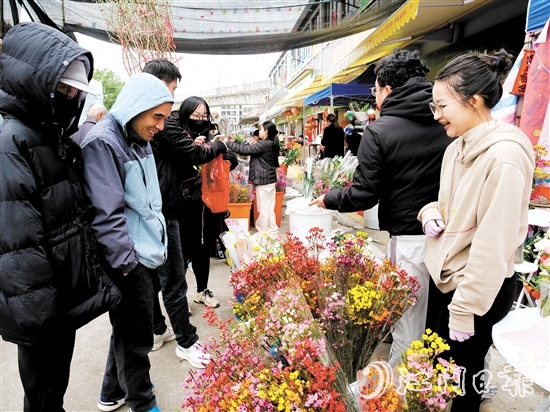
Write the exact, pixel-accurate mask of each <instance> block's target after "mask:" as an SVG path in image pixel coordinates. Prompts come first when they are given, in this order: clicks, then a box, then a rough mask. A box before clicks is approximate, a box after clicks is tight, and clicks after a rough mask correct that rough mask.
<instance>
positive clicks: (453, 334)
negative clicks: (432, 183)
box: [430, 220, 474, 342]
mask: <svg viewBox="0 0 550 412" xmlns="http://www.w3.org/2000/svg"><path fill="white" fill-rule="evenodd" d="M430 222H431V220H430ZM472 336H474V333H473V332H472V333H468V332H459V331H457V330H452V329H449V337H450V338H451V340H457V341H459V342H464V341H465V340H468V339H470V338H471V337H472Z"/></svg>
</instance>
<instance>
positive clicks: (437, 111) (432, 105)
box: [428, 96, 470, 116]
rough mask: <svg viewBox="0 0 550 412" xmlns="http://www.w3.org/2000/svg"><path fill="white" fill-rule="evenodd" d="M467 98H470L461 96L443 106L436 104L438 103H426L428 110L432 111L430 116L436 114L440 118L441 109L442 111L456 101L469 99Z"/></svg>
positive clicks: (441, 114)
mask: <svg viewBox="0 0 550 412" xmlns="http://www.w3.org/2000/svg"><path fill="white" fill-rule="evenodd" d="M469 97H470V96H462V97H460V98H458V99H454V100H451V101H449V102H447V103H445V104H438V103H436V102H430V103H428V106H429V107H430V110H431V111H432V114H433V115H436V114H438V115H440V116H443V109H444V108H445V107H447V106H448V105H450V104H451V103H454V102H458V101H460V100H463V99H467V98H469Z"/></svg>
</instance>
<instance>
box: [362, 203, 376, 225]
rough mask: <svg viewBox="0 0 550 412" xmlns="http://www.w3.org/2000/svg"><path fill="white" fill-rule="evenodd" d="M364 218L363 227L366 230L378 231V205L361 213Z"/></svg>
mask: <svg viewBox="0 0 550 412" xmlns="http://www.w3.org/2000/svg"><path fill="white" fill-rule="evenodd" d="M363 214H364V216H365V227H366V228H367V229H374V230H380V226H378V203H377V204H376V206H374V207H373V208H370V209H369V210H365V211H364V212H363Z"/></svg>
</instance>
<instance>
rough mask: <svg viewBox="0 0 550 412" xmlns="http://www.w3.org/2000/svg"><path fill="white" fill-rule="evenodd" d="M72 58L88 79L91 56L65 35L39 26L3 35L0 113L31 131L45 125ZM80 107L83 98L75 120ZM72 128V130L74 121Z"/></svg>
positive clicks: (29, 24) (27, 25)
mask: <svg viewBox="0 0 550 412" xmlns="http://www.w3.org/2000/svg"><path fill="white" fill-rule="evenodd" d="M75 59H79V60H81V61H82V63H84V68H85V69H86V71H87V77H88V81H89V80H91V78H92V74H93V57H92V54H91V53H90V52H89V51H88V50H86V49H84V48H82V47H80V46H79V45H78V44H77V43H75V42H74V41H73V40H72V39H70V38H69V37H68V36H66V35H65V34H63V33H62V32H60V31H59V30H56V29H54V28H52V27H49V26H46V25H45V24H41V23H34V22H26V23H20V24H17V25H15V26H14V27H12V28H11V29H10V30H9V31H8V33H7V34H6V35H5V36H4V41H3V44H2V53H0V73H2V75H1V76H0V113H4V114H9V115H12V116H13V117H15V118H17V119H18V120H19V121H21V122H23V123H24V124H26V125H27V126H29V127H31V128H32V129H34V130H39V128H40V127H41V126H44V125H45V126H49V124H50V123H52V121H53V98H54V95H55V91H56V88H57V85H58V83H59V79H61V76H62V75H63V73H64V72H65V70H67V68H68V67H69V65H70V64H71V62H73V61H74V60H75ZM83 107H84V99H82V102H81V104H80V108H79V112H78V115H77V116H78V117H80V113H81V112H82V108H83ZM73 128H74V130H75V131H76V122H73Z"/></svg>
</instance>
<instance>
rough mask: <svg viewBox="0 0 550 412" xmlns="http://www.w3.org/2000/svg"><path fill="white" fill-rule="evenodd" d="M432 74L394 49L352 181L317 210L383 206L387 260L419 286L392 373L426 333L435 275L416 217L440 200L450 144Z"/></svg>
mask: <svg viewBox="0 0 550 412" xmlns="http://www.w3.org/2000/svg"><path fill="white" fill-rule="evenodd" d="M429 70H430V69H429V68H428V66H427V65H426V64H425V63H424V62H423V61H422V60H420V57H419V52H418V51H408V50H399V49H396V50H394V52H393V53H391V54H390V55H388V56H386V57H384V58H383V59H381V60H380V62H379V63H378V64H377V66H376V69H375V73H376V76H377V77H376V82H375V85H376V87H374V88H373V89H372V90H373V94H374V95H375V96H376V104H377V106H378V107H380V117H379V118H378V119H377V120H375V121H374V122H372V123H371V124H369V125H368V126H367V127H366V128H365V130H364V132H363V137H362V138H361V143H360V145H359V151H358V153H357V159H358V161H359V164H358V166H357V169H356V170H355V174H354V176H353V182H352V184H351V186H349V187H346V188H345V189H332V190H330V191H328V192H327V193H326V194H325V195H323V196H320V197H319V198H318V199H316V200H315V201H313V202H312V203H311V204H317V205H318V206H319V207H324V208H327V209H333V210H338V211H340V212H353V211H358V210H366V209H370V208H372V207H374V206H375V205H376V203H378V201H380V206H379V209H378V217H379V221H380V229H381V230H387V231H388V232H389V233H390V236H391V240H390V243H389V245H388V257H389V258H390V259H391V261H392V263H393V264H397V265H398V266H400V267H401V268H402V269H404V270H406V271H407V272H408V273H409V274H411V275H412V276H415V277H416V278H417V279H418V281H419V282H420V284H421V288H420V290H419V296H418V298H417V302H416V304H415V305H414V306H413V307H412V308H410V309H409V310H408V311H407V312H406V313H405V314H404V315H403V317H402V318H401V319H400V320H399V321H398V322H397V323H396V324H395V325H394V326H393V327H392V336H393V344H392V349H391V352H390V364H391V365H392V366H396V365H397V362H398V361H399V359H400V357H401V354H402V353H403V352H404V351H405V350H406V349H407V348H408V347H409V346H410V344H411V342H412V341H413V340H418V339H420V337H421V336H422V334H423V332H424V330H425V329H426V327H425V326H426V325H425V323H426V311H427V305H428V286H429V279H430V274H429V272H428V270H427V269H426V267H425V265H424V242H425V236H424V233H423V232H422V226H421V225H420V223H419V222H418V221H417V219H416V216H417V214H418V212H419V211H420V209H421V208H422V206H424V205H425V204H426V203H427V202H430V201H434V200H436V199H437V192H438V190H439V173H440V170H441V169H440V168H441V159H442V158H443V153H444V152H445V149H446V148H447V146H448V145H449V143H450V142H451V140H450V139H449V138H447V136H446V135H445V130H444V129H443V127H442V126H441V125H440V124H438V123H437V122H436V121H434V119H433V116H432V113H431V112H430V109H429V107H428V102H430V101H431V100H432V83H431V82H430V81H429V80H428V79H427V78H426V77H425V75H426V73H428V72H429Z"/></svg>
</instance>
